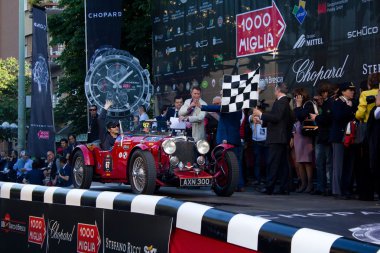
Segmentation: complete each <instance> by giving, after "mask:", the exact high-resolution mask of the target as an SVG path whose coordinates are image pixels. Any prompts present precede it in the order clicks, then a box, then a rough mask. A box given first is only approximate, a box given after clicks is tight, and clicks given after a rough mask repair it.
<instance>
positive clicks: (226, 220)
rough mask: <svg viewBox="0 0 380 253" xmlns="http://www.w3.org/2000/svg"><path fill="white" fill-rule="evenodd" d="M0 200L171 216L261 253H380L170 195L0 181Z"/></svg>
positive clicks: (189, 227) (339, 238)
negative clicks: (101, 190) (176, 198)
mask: <svg viewBox="0 0 380 253" xmlns="http://www.w3.org/2000/svg"><path fill="white" fill-rule="evenodd" d="M0 198H4V199H14V200H22V201H34V202H43V203H49V204H64V205H71V206H86V207H95V208H103V209H111V210H112V209H113V210H123V211H129V212H133V213H142V214H148V215H161V216H169V217H173V221H174V223H173V224H174V226H175V227H176V228H179V229H183V230H186V231H189V232H193V233H196V234H200V235H203V236H207V237H210V238H214V239H217V240H220V241H224V242H227V243H231V244H234V245H238V246H241V247H244V248H248V249H252V250H256V251H259V252H262V253H288V252H289V253H305V252H307V253H325V252H326V253H330V252H331V253H343V252H350V253H353V252H357V253H380V245H374V244H370V243H365V242H360V241H356V240H351V239H347V238H344V237H342V236H339V235H335V234H330V233H325V232H322V231H317V230H313V229H308V228H296V227H292V226H289V225H284V224H280V223H277V222H273V221H270V220H267V219H264V218H261V217H254V216H250V215H245V214H236V213H231V212H226V211H222V210H218V209H216V208H213V207H210V206H205V205H201V204H196V203H192V202H182V201H178V200H175V199H172V198H169V197H162V196H150V195H133V194H125V193H118V192H108V191H103V192H97V191H91V190H79V189H67V188H59V187H44V186H37V185H22V184H15V183H3V182H0Z"/></svg>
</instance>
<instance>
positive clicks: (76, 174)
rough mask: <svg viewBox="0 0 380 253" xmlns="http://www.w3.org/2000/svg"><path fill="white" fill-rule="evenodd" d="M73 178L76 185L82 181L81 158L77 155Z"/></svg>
mask: <svg viewBox="0 0 380 253" xmlns="http://www.w3.org/2000/svg"><path fill="white" fill-rule="evenodd" d="M73 175H74V180H75V183H76V184H77V185H81V184H82V182H83V159H82V157H77V159H76V160H75V164H74V168H73Z"/></svg>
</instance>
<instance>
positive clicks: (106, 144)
mask: <svg viewBox="0 0 380 253" xmlns="http://www.w3.org/2000/svg"><path fill="white" fill-rule="evenodd" d="M118 135H119V123H118V122H116V121H110V122H108V123H107V133H106V136H105V138H104V140H103V141H102V144H101V147H102V149H103V150H110V149H111V148H112V147H113V145H114V144H115V140H116V138H117V136H118Z"/></svg>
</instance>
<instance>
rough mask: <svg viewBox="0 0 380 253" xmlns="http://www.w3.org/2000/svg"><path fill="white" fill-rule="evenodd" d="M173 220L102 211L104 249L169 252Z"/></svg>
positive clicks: (148, 252)
mask: <svg viewBox="0 0 380 253" xmlns="http://www.w3.org/2000/svg"><path fill="white" fill-rule="evenodd" d="M172 220H173V219H172V218H170V217H164V216H149V215H143V214H138V213H127V212H122V211H116V210H112V211H110V210H104V224H105V226H104V236H103V238H104V239H103V240H104V241H103V247H104V252H146V253H157V252H169V241H170V238H169V237H170V233H171V229H172ZM115 228H119V229H115ZM121 231H123V232H121Z"/></svg>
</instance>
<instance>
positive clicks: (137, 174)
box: [132, 157, 147, 192]
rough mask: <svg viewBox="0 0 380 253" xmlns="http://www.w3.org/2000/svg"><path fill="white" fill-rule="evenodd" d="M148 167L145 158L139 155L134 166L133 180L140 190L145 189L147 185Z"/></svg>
mask: <svg viewBox="0 0 380 253" xmlns="http://www.w3.org/2000/svg"><path fill="white" fill-rule="evenodd" d="M145 170H146V168H145V163H144V159H143V158H142V157H137V158H136V159H135V161H134V163H133V167H132V180H133V184H134V185H135V187H136V190H138V191H139V192H141V191H143V189H144V187H145V186H146V183H147V181H146V180H147V179H146V171H145Z"/></svg>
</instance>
